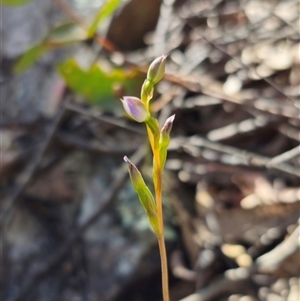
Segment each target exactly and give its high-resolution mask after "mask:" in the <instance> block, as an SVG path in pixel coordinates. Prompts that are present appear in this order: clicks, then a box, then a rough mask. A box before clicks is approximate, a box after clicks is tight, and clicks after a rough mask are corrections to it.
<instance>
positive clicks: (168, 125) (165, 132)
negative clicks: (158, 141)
mask: <svg viewBox="0 0 300 301" xmlns="http://www.w3.org/2000/svg"><path fill="white" fill-rule="evenodd" d="M174 119H175V114H174V115H172V116H170V117H169V118H168V119H167V120H166V122H165V124H164V125H163V127H162V129H161V130H160V132H161V136H162V137H169V136H170V133H171V130H172V127H173V122H174Z"/></svg>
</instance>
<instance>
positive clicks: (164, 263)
mask: <svg viewBox="0 0 300 301" xmlns="http://www.w3.org/2000/svg"><path fill="white" fill-rule="evenodd" d="M153 155H154V162H155V166H154V172H155V174H156V176H155V179H156V183H155V198H156V207H157V216H158V219H159V224H160V230H161V232H160V235H158V236H157V239H158V245H159V253H160V259H161V272H162V287H163V301H169V300H170V297H169V283H168V262H167V255H166V246H165V240H164V223H163V212H162V170H161V165H160V154H159V133H157V135H155V137H154V154H153Z"/></svg>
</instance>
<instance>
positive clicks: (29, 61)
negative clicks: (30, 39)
mask: <svg viewBox="0 0 300 301" xmlns="http://www.w3.org/2000/svg"><path fill="white" fill-rule="evenodd" d="M46 51H47V48H46V46H45V45H44V44H40V45H35V46H33V47H32V48H30V49H29V50H27V51H26V52H25V53H24V54H23V55H22V56H21V58H20V59H19V60H18V61H17V63H16V64H15V65H14V72H16V73H20V72H23V71H25V70H26V69H28V68H29V67H31V66H32V65H33V64H34V63H35V62H36V61H37V60H38V59H39V58H40V57H41V56H42V55H43V54H44V53H45V52H46Z"/></svg>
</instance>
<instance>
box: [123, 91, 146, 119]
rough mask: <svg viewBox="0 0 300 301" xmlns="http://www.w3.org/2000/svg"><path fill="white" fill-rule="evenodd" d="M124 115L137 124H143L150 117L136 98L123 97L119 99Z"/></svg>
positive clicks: (143, 105) (144, 106)
mask: <svg viewBox="0 0 300 301" xmlns="http://www.w3.org/2000/svg"><path fill="white" fill-rule="evenodd" d="M121 101H122V103H123V107H124V109H125V111H126V113H127V114H128V115H129V116H130V117H131V118H132V119H134V120H136V121H137V122H144V121H146V120H147V119H149V117H150V112H149V111H148V110H147V108H146V105H145V104H144V103H143V102H142V101H141V100H140V99H139V98H137V97H133V96H124V97H123V98H121Z"/></svg>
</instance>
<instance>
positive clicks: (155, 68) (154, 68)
mask: <svg viewBox="0 0 300 301" xmlns="http://www.w3.org/2000/svg"><path fill="white" fill-rule="evenodd" d="M166 59H167V56H166V55H162V56H160V57H158V58H156V59H155V60H154V61H153V62H152V63H151V65H150V66H149V69H148V73H147V79H148V80H149V81H150V82H152V83H153V85H156V84H157V83H158V82H159V81H160V80H161V79H162V78H163V76H164V74H165V67H166Z"/></svg>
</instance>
